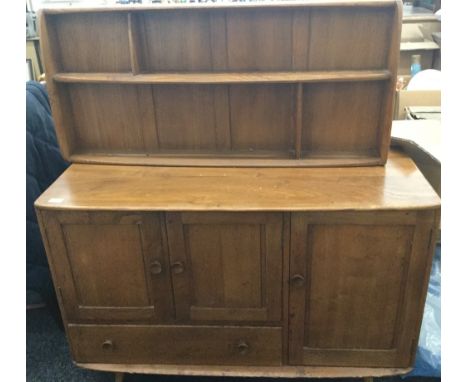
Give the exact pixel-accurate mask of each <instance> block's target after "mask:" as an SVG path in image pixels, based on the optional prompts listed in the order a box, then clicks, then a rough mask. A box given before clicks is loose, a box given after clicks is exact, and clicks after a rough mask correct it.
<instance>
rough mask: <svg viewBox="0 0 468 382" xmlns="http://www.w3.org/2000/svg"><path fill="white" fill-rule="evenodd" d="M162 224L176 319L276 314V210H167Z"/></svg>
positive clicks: (271, 317) (271, 318)
mask: <svg viewBox="0 0 468 382" xmlns="http://www.w3.org/2000/svg"><path fill="white" fill-rule="evenodd" d="M166 224H167V234H168V243H169V255H170V262H171V271H172V282H173V288H174V303H175V309H176V319H177V321H179V322H194V321H196V322H202V321H205V322H215V321H221V322H226V321H235V322H239V321H244V322H258V321H262V322H278V321H280V320H281V290H282V287H281V286H282V214H281V213H224V212H223V213H219V212H213V213H210V212H206V213H203V212H200V213H198V212H191V213H168V214H167V215H166Z"/></svg>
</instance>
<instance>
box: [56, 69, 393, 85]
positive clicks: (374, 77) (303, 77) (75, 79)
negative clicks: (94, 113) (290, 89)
mask: <svg viewBox="0 0 468 382" xmlns="http://www.w3.org/2000/svg"><path fill="white" fill-rule="evenodd" d="M390 77H391V73H390V72H389V71H388V70H336V71H307V72H263V73H255V72H241V73H229V72H224V73H148V74H135V75H134V74H132V73H57V74H55V75H54V77H53V79H54V80H55V81H57V82H67V83H112V84H229V83H300V82H333V81H379V80H386V79H389V78H390Z"/></svg>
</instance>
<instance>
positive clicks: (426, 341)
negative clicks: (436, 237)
mask: <svg viewBox="0 0 468 382" xmlns="http://www.w3.org/2000/svg"><path fill="white" fill-rule="evenodd" d="M440 258H441V247H440V245H437V246H436V250H435V254H434V259H433V261H432V269H431V276H430V279H429V288H428V290H427V297H426V304H425V306H424V317H423V321H422V324H421V333H420V335H419V343H418V350H417V352H416V361H415V365H414V369H413V370H412V371H411V372H410V373H409V374H408V375H407V376H411V377H413V376H418V377H438V378H440V369H441V361H440V360H441V344H440V327H441V325H440V290H441V288H440V279H441V264H440Z"/></svg>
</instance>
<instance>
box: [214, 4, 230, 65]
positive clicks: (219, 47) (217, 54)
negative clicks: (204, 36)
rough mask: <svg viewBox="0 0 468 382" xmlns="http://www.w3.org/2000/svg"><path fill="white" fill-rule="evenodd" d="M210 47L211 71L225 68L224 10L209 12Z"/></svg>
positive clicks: (226, 58) (226, 60)
mask: <svg viewBox="0 0 468 382" xmlns="http://www.w3.org/2000/svg"><path fill="white" fill-rule="evenodd" d="M209 18H210V38H211V40H210V48H211V66H212V68H213V71H215V72H217V71H219V72H223V71H226V70H227V64H228V57H227V54H228V53H227V37H226V11H222V10H213V11H211V12H210V17H209Z"/></svg>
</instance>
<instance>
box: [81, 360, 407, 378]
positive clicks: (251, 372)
mask: <svg viewBox="0 0 468 382" xmlns="http://www.w3.org/2000/svg"><path fill="white" fill-rule="evenodd" d="M75 364H76V365H77V366H79V367H82V368H85V369H90V370H96V371H107V372H113V373H136V374H160V375H197V376H217V377H264V378H269V377H271V378H278V377H282V378H304V377H306V378H364V377H387V376H392V375H403V374H407V373H409V372H410V371H411V369H412V368H377V367H376V368H370V367H367V368H366V367H325V366H323V367H318V366H317V367H316V366H268V367H256V366H205V365H125V364H110V363H75Z"/></svg>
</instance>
